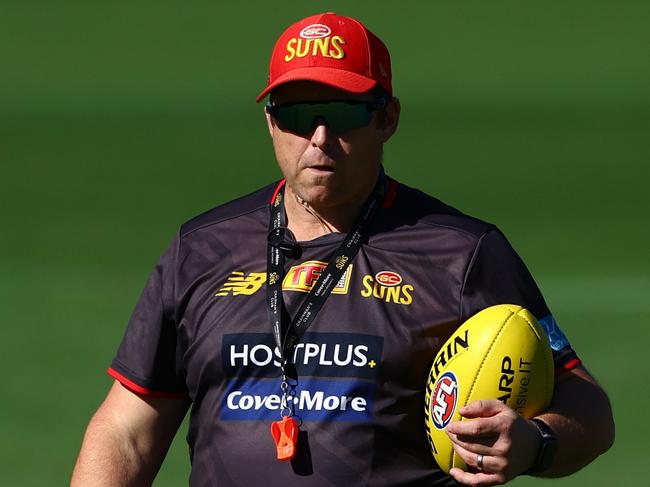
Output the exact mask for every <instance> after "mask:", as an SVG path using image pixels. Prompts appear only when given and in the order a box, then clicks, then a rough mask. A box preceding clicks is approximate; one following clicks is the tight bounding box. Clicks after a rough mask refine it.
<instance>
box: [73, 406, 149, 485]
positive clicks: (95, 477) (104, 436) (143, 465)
mask: <svg viewBox="0 0 650 487" xmlns="http://www.w3.org/2000/svg"><path fill="white" fill-rule="evenodd" d="M147 463H149V465H147ZM159 467H160V464H158V465H152V464H151V462H146V461H145V460H144V459H143V458H142V454H141V452H139V451H138V447H137V445H136V444H135V443H134V442H133V441H131V440H129V438H128V436H127V435H125V434H123V432H122V431H120V430H119V428H116V427H115V425H114V424H112V423H111V422H110V421H106V420H105V418H102V417H97V416H95V418H93V420H92V421H91V422H90V424H89V425H88V429H87V430H86V434H85V436H84V441H83V444H82V446H81V451H80V453H79V457H78V458H77V463H76V465H75V468H74V472H73V474H72V480H71V483H70V485H71V487H82V486H88V485H93V486H98V487H101V486H120V487H122V486H125V487H126V486H132V485H138V486H142V485H151V483H152V482H153V479H154V477H155V474H156V472H157V470H158V468H159Z"/></svg>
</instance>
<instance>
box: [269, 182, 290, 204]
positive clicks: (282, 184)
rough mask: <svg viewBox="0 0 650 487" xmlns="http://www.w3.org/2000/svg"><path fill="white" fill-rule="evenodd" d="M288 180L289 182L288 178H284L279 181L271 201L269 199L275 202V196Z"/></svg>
mask: <svg viewBox="0 0 650 487" xmlns="http://www.w3.org/2000/svg"><path fill="white" fill-rule="evenodd" d="M286 182H287V180H286V179H283V180H282V181H280V182H279V183H278V185H277V187H276V188H275V191H273V196H272V197H271V201H269V203H271V204H273V203H274V202H275V197H276V196H277V195H278V193H279V192H280V190H281V189H282V186H284V183H286Z"/></svg>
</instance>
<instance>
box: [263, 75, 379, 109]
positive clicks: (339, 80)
mask: <svg viewBox="0 0 650 487" xmlns="http://www.w3.org/2000/svg"><path fill="white" fill-rule="evenodd" d="M291 81H315V82H317V83H322V84H324V85H329V86H331V87H333V88H338V89H339V90H343V91H347V92H350V93H365V92H366V91H370V90H372V89H373V88H374V87H375V86H377V81H375V80H374V79H371V78H367V77H365V76H362V75H360V74H357V73H352V72H350V71H344V70H342V69H336V68H322V67H321V68H319V67H306V68H298V69H292V70H291V71H289V72H287V73H284V74H283V75H281V76H278V77H277V78H276V79H275V80H274V81H273V83H271V84H269V85H268V86H267V87H266V88H264V91H262V92H261V93H260V94H259V95H258V96H257V98H256V99H255V101H256V102H259V101H260V100H262V98H264V97H265V96H266V95H268V94H269V93H270V92H271V91H272V90H273V89H275V88H277V87H278V86H280V85H283V84H285V83H289V82H291Z"/></svg>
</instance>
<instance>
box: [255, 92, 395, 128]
mask: <svg viewBox="0 0 650 487" xmlns="http://www.w3.org/2000/svg"><path fill="white" fill-rule="evenodd" d="M385 106H386V100H385V99H384V98H378V99H376V100H373V101H317V102H298V103H287V104H286V105H276V104H274V103H273V102H268V103H267V104H266V111H267V113H268V114H269V115H271V117H273V120H274V121H275V123H276V125H277V126H278V127H280V129H281V130H284V131H288V132H292V133H294V134H296V135H309V134H311V133H312V132H313V131H314V126H315V125H316V122H317V121H323V122H324V123H325V124H326V125H327V127H328V128H329V130H330V131H332V133H334V134H335V135H342V134H344V133H346V132H349V131H350V130H352V129H356V128H360V127H365V126H367V125H368V124H369V123H370V120H371V119H372V113H373V112H375V111H377V110H379V109H380V108H383V107H385Z"/></svg>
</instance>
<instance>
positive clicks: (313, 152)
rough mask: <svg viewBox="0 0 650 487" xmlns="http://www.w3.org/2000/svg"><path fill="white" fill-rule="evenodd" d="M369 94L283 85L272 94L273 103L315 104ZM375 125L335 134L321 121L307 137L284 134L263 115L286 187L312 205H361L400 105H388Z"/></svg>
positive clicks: (366, 97)
mask: <svg viewBox="0 0 650 487" xmlns="http://www.w3.org/2000/svg"><path fill="white" fill-rule="evenodd" d="M372 99H373V97H372V96H371V95H370V94H369V93H364V94H361V95H354V94H350V93H346V92H344V91H340V90H337V89H335V88H331V87H329V86H327V85H322V84H318V83H313V82H306V81H304V82H303V81H301V82H293V83H288V84H286V85H282V86H280V87H279V88H277V90H276V91H275V92H274V93H273V101H274V103H275V104H276V105H283V104H287V103H296V102H318V101H346V100H356V101H371V100H372ZM383 118H384V119H383V120H382V123H378V117H377V113H374V114H373V118H372V120H371V121H370V123H369V124H368V126H365V127H360V128H356V129H352V130H349V131H348V132H346V133H344V134H339V135H337V134H334V133H333V132H332V131H331V130H330V129H329V128H328V127H327V125H325V124H324V122H323V121H317V122H316V123H315V124H314V130H313V131H312V132H311V133H309V134H307V135H297V134H294V133H292V132H289V131H283V130H282V129H280V128H279V127H278V126H277V125H276V124H275V123H274V120H273V119H272V117H270V116H269V115H268V114H267V123H268V127H269V132H270V133H271V137H272V138H273V147H274V149H275V156H276V158H277V160H278V164H279V165H280V170H281V171H282V173H283V175H284V177H285V178H286V180H287V185H288V186H289V188H290V189H291V190H292V191H293V192H294V193H296V195H297V196H299V197H300V198H302V199H303V200H305V201H306V202H307V203H309V204H310V205H311V206H312V207H314V208H316V209H318V208H321V209H325V208H334V207H345V205H354V204H358V203H360V202H363V200H365V198H366V197H367V196H368V194H369V193H370V192H371V191H372V188H373V187H374V185H375V183H376V181H377V176H378V173H379V166H380V164H381V156H382V147H383V144H384V142H386V141H387V140H388V138H390V136H391V135H392V134H393V132H394V131H395V129H396V127H397V119H398V118H399V105H398V104H397V102H396V101H395V102H391V103H389V105H388V107H387V109H386V116H385V117H383Z"/></svg>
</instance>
